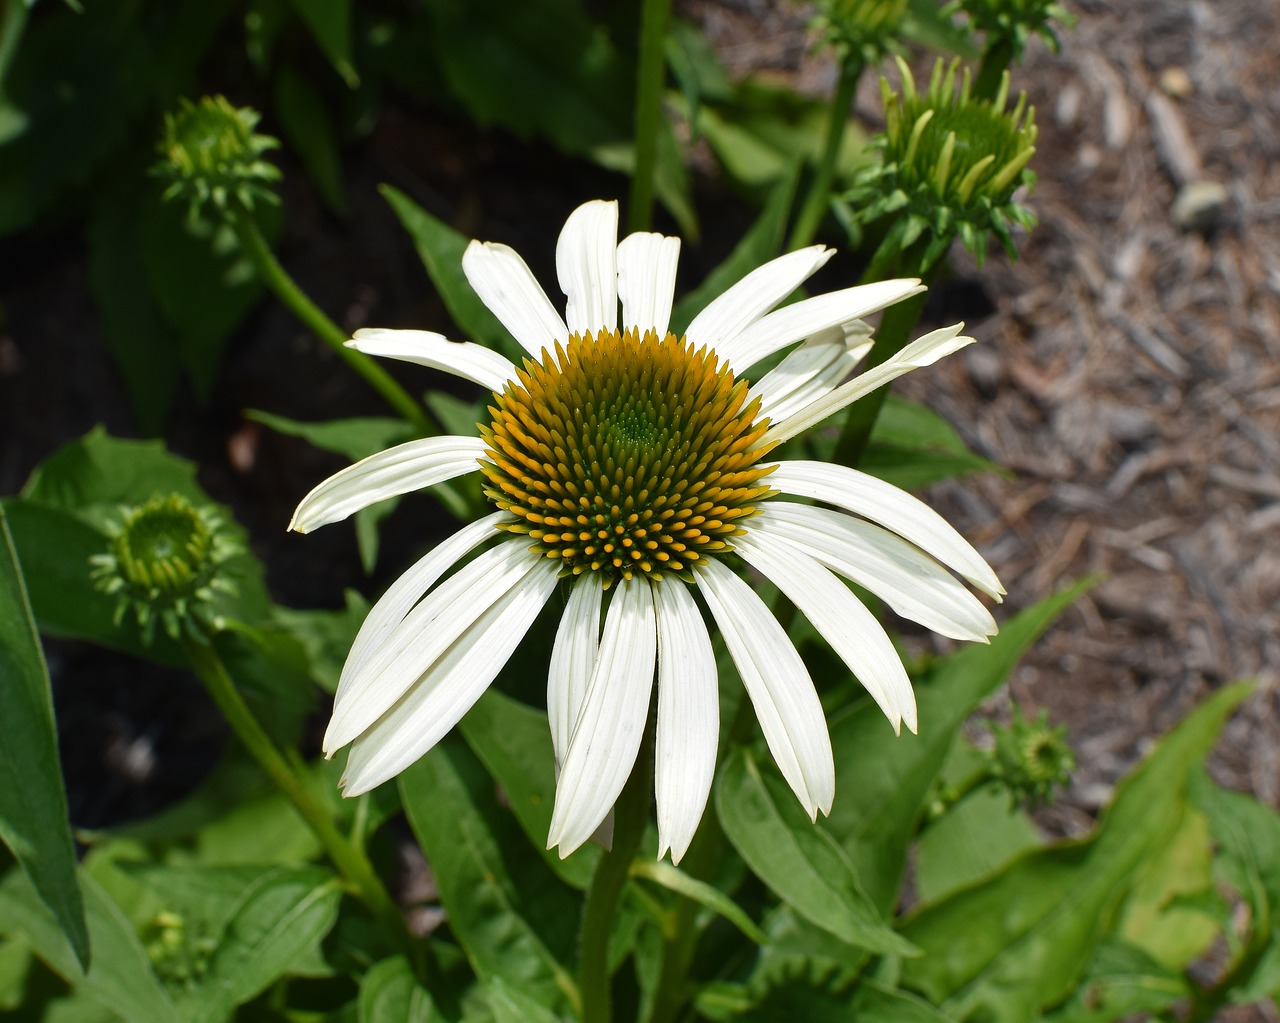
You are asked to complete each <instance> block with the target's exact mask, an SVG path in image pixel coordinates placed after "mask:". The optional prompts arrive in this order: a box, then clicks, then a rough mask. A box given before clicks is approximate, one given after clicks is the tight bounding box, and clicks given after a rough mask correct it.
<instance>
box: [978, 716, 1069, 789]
mask: <svg viewBox="0 0 1280 1023" xmlns="http://www.w3.org/2000/svg"><path fill="white" fill-rule="evenodd" d="M991 734H992V737H993V738H994V739H995V745H994V747H993V748H992V750H991V753H990V757H991V766H990V769H989V774H990V777H991V779H992V780H993V781H994V782H996V783H997V784H999V785H1001V786H1003V787H1004V788H1005V789H1007V790H1008V792H1009V798H1010V799H1011V800H1012V802H1013V803H1014V805H1017V804H1019V803H1022V804H1025V805H1026V806H1028V807H1029V808H1031V809H1035V808H1036V807H1038V806H1044V805H1047V804H1048V803H1051V802H1052V801H1053V794H1054V790H1055V789H1057V788H1058V787H1060V786H1062V785H1065V784H1066V783H1067V781H1068V780H1069V779H1070V777H1071V772H1072V771H1074V770H1075V766H1076V759H1075V755H1074V754H1073V753H1072V752H1071V747H1070V746H1068V745H1067V730H1066V728H1065V727H1062V726H1059V727H1057V728H1052V727H1050V725H1049V714H1048V712H1047V711H1043V710H1042V711H1041V712H1040V713H1039V714H1037V715H1036V716H1035V718H1033V719H1032V720H1027V719H1026V718H1025V717H1023V715H1022V711H1021V709H1020V708H1018V707H1014V709H1013V720H1012V721H1011V722H1010V723H1009V725H1008V727H1005V726H1003V725H997V724H992V725H991Z"/></svg>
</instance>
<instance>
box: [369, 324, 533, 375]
mask: <svg viewBox="0 0 1280 1023" xmlns="http://www.w3.org/2000/svg"><path fill="white" fill-rule="evenodd" d="M347 347H348V348H354V349H355V350H356V351H357V352H364V353H365V355H378V356H381V357H382V358H384V359H399V360H401V361H402V362H413V363H416V364H417V365H419V366H428V367H430V368H431V369H439V370H443V371H444V372H446V373H452V374H453V375H454V376H459V377H462V379H464V380H473V381H475V382H476V383H477V384H479V385H480V386H481V387H487V388H488V389H489V390H491V391H501V390H502V389H503V387H505V386H506V383H507V381H508V380H511V379H512V378H513V377H515V375H516V368H515V366H513V365H512V363H511V360H510V359H508V358H507V357H506V356H505V355H499V354H498V353H497V352H495V351H493V350H492V349H490V348H485V347H484V345H477V344H472V343H471V342H470V341H450V340H449V339H448V338H446V337H445V336H444V335H443V334H434V333H432V332H431V331H429V330H384V329H382V328H380V327H373V328H369V327H366V328H365V329H364V330H357V331H356V334H355V337H353V338H352V339H351V340H350V341H348V342H347Z"/></svg>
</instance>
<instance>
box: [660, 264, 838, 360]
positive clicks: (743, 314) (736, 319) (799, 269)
mask: <svg viewBox="0 0 1280 1023" xmlns="http://www.w3.org/2000/svg"><path fill="white" fill-rule="evenodd" d="M834 255H835V249H827V248H823V247H822V246H821V245H811V246H810V247H809V248H807V249H798V250H796V251H795V252H788V253H787V254H786V255H785V256H779V257H778V258H777V259H771V260H770V261H769V262H767V263H765V264H764V266H759V267H756V268H755V269H754V270H752V271H751V272H750V273H749V274H747V276H745V277H744V278H742V280H740V281H739V282H738V283H737V284H735V285H733V286H732V287H731V288H729V289H728V290H727V291H725V292H724V293H723V294H722V295H720V296H718V297H717V298H715V299H713V300H712V301H711V303H710V304H709V305H708V306H707V307H706V308H705V309H703V310H702V312H700V313H698V315H697V316H695V317H694V318H693V322H692V323H690V324H689V329H688V330H687V331H685V337H687V338H688V339H689V340H690V341H691V342H693V344H694V345H696V346H697V347H699V348H701V347H702V346H703V345H709V346H710V347H711V348H712V349H713V350H716V351H718V350H719V347H720V345H721V343H722V342H726V341H731V340H732V339H733V338H735V337H737V336H738V335H739V334H741V333H742V332H743V331H744V330H746V329H747V328H748V327H750V326H751V324H753V323H755V322H756V320H758V319H760V317H761V316H763V315H764V314H765V313H767V312H768V311H769V310H770V309H772V308H773V307H774V306H776V305H777V304H778V303H779V302H781V301H782V300H783V299H784V298H786V297H787V296H788V295H790V294H791V293H792V292H793V291H795V290H796V288H798V287H800V285H801V284H803V283H804V282H805V281H807V280H808V279H809V277H810V276H812V275H813V274H814V273H816V272H817V270H818V269H819V267H821V266H823V265H824V264H825V263H826V261H827V260H828V259H830V258H831V257H832V256H834Z"/></svg>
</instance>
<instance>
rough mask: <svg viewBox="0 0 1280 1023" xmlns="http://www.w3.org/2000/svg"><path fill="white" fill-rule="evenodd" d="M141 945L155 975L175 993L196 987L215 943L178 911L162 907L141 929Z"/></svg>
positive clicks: (205, 968) (206, 967) (205, 969)
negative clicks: (190, 924)
mask: <svg viewBox="0 0 1280 1023" xmlns="http://www.w3.org/2000/svg"><path fill="white" fill-rule="evenodd" d="M142 941H143V947H144V948H145V949H146V952H147V958H148V959H149V960H150V961H151V965H152V968H154V970H155V971H156V975H157V976H158V977H159V978H160V979H161V980H162V981H163V982H164V984H165V986H166V987H168V988H169V989H170V990H171V991H175V992H179V993H182V992H189V991H192V990H194V989H195V988H196V986H197V985H198V984H199V982H200V980H201V978H202V977H203V976H204V974H205V972H206V971H207V969H208V965H209V960H210V958H211V957H212V955H213V952H214V949H215V947H216V943H215V942H214V941H212V940H211V939H210V938H209V937H207V936H205V935H204V934H203V933H202V928H200V927H199V925H198V924H197V925H196V926H195V927H194V928H193V927H191V926H189V925H188V923H187V921H186V920H185V919H184V918H183V917H182V916H181V915H179V914H178V913H174V912H171V911H169V910H162V911H161V912H159V913H157V914H156V915H155V916H154V917H152V918H151V920H150V921H148V922H147V925H146V926H145V927H144V928H143V932H142Z"/></svg>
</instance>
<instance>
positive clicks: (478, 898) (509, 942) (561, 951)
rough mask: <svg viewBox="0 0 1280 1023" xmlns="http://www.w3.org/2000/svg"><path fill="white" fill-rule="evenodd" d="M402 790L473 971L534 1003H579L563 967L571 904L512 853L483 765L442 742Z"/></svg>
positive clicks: (509, 828) (511, 835)
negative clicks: (522, 994) (517, 990)
mask: <svg viewBox="0 0 1280 1023" xmlns="http://www.w3.org/2000/svg"><path fill="white" fill-rule="evenodd" d="M399 788H400V800H401V802H402V803H403V804H404V808H405V813H406V814H407V815H408V817H409V824H410V826H411V827H412V828H413V833H414V834H415V835H416V836H417V838H418V841H419V842H420V843H421V845H422V851H423V853H424V854H425V855H426V857H427V862H429V863H430V864H431V868H432V870H433V872H434V873H435V876H436V881H437V883H438V885H439V887H440V901H441V902H442V903H443V904H444V907H445V911H446V912H447V913H448V915H449V925H450V928H451V929H452V931H453V934H454V936H455V937H456V938H457V939H458V942H459V944H461V945H462V947H463V950H464V951H465V952H466V954H467V959H468V960H469V961H470V962H471V965H472V967H473V968H474V969H475V971H476V975H477V976H478V977H480V979H481V980H483V981H490V980H492V979H494V978H501V979H502V980H505V981H507V982H508V983H509V984H510V985H512V986H513V987H516V988H518V989H520V990H521V991H523V992H527V993H528V994H529V995H530V996H532V997H533V998H534V999H535V1000H536V1001H537V1002H539V1003H541V1004H550V1003H553V1002H555V1001H556V1000H557V999H561V1000H563V1001H565V1002H567V1003H568V1004H570V1005H575V1006H576V1005H577V1004H578V999H579V995H578V991H577V985H576V984H575V983H574V980H573V977H572V976H571V975H570V973H569V971H568V970H567V969H566V968H565V966H564V963H565V962H566V961H568V958H569V955H570V954H571V950H572V948H573V943H574V940H575V937H576V932H577V925H578V915H579V909H578V900H577V898H576V897H575V896H574V893H573V892H572V890H571V889H569V888H567V887H565V886H564V885H563V884H562V883H561V882H560V881H559V880H558V879H557V878H556V877H555V875H554V874H552V873H551V871H550V870H549V869H548V868H547V867H546V865H545V863H544V862H543V861H542V860H541V859H535V858H533V857H529V856H520V855H519V850H520V849H521V848H522V847H523V845H524V841H523V839H522V838H520V837H519V828H518V826H517V825H516V823H515V821H514V820H513V819H512V817H511V814H510V813H509V812H508V811H505V810H503V809H502V808H501V807H500V806H499V805H498V803H497V800H496V798H495V796H494V792H493V783H492V782H491V781H490V780H489V777H488V775H487V774H486V773H485V771H484V769H483V768H482V767H481V766H480V764H479V763H478V762H476V760H475V759H474V758H473V757H472V756H471V755H470V754H469V753H468V752H467V750H466V749H465V747H461V746H459V745H458V744H457V743H456V742H454V741H452V740H449V739H446V740H445V741H444V742H442V743H441V744H440V745H438V746H436V747H435V748H434V749H433V750H431V752H430V753H428V754H427V755H426V756H425V757H423V758H422V759H421V760H419V761H418V762H417V763H416V764H414V765H413V766H412V767H410V768H409V769H408V770H407V771H405V772H404V773H403V774H401V775H400V778H399ZM534 921H536V922H537V923H536V925H535V923H534Z"/></svg>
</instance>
